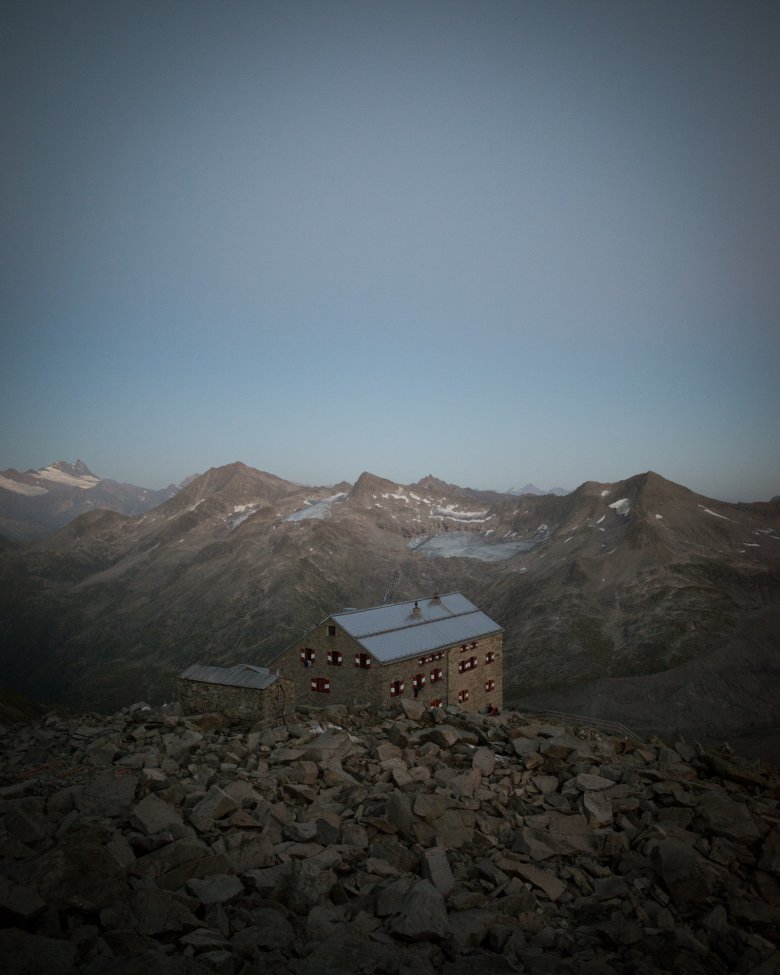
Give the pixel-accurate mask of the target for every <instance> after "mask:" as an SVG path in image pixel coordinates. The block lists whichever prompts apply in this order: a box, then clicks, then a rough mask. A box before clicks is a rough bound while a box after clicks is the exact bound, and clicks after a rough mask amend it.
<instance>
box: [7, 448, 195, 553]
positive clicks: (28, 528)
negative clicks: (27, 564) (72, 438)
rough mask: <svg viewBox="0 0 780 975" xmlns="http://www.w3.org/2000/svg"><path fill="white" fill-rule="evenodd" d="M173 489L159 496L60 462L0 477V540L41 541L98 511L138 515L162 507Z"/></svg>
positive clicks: (81, 464)
mask: <svg viewBox="0 0 780 975" xmlns="http://www.w3.org/2000/svg"><path fill="white" fill-rule="evenodd" d="M177 490H178V488H177V487H176V486H175V485H173V484H171V485H169V486H168V487H167V488H163V489H162V490H161V491H152V490H149V489H147V488H141V487H136V486H135V485H133V484H119V483H118V482H117V481H112V480H110V479H108V478H100V477H97V476H96V475H94V474H93V473H92V471H90V469H89V468H88V467H87V465H86V464H85V463H84V462H83V461H81V460H77V461H76V463H75V464H69V463H68V462H67V461H64V460H59V461H56V462H55V463H54V464H50V465H49V466H48V467H42V468H40V469H38V470H29V471H24V472H20V471H17V470H13V469H9V470H5V471H2V472H0V536H3V537H5V538H6V539H10V540H11V541H15V542H24V541H29V540H30V539H33V538H41V537H43V536H44V535H48V534H49V533H51V532H52V531H56V530H57V529H58V528H62V527H63V526H64V525H67V524H68V522H70V521H72V520H73V519H74V518H77V517H78V516H79V515H81V514H84V513H85V512H88V511H94V510H96V509H98V508H105V509H107V510H109V511H118V512H120V513H121V514H125V515H138V514H142V513H143V512H144V511H148V510H149V509H150V508H154V507H156V506H157V505H158V504H161V503H162V502H163V501H166V500H167V499H168V498H170V497H171V496H172V495H173V494H175V493H176V491H177Z"/></svg>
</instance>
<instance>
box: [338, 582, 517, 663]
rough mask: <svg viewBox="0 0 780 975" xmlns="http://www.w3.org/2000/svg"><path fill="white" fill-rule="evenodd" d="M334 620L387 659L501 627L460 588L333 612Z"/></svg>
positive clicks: (378, 656)
mask: <svg viewBox="0 0 780 975" xmlns="http://www.w3.org/2000/svg"><path fill="white" fill-rule="evenodd" d="M415 607H417V610H418V613H417V614H415ZM331 619H332V620H333V622H334V623H338V625H339V626H340V627H342V629H344V630H346V632H347V633H349V635H350V636H351V637H353V638H354V639H355V640H356V641H357V642H358V643H359V644H360V645H361V646H362V647H363V648H364V649H365V650H366V651H367V652H368V653H370V654H371V655H372V656H374V657H376V659H377V660H379V661H380V663H383V664H384V663H391V662H392V661H394V660H403V659H404V658H405V657H414V656H416V655H418V654H421V653H431V652H432V651H435V650H443V649H445V648H446V647H451V646H455V645H456V644H458V643H463V642H465V641H466V640H476V639H478V638H479V637H484V636H488V635H489V634H491V633H499V632H500V631H501V630H502V629H503V627H501V626H499V625H498V623H496V622H494V621H493V620H492V619H490V617H489V616H486V615H485V613H483V612H482V611H481V610H479V609H477V607H476V606H475V605H474V604H473V603H472V602H470V601H469V600H468V599H466V597H465V596H462V595H461V594H460V593H459V592H451V593H447V594H446V595H444V596H438V597H436V596H434V597H429V598H426V599H418V600H414V599H410V600H408V601H407V602H404V603H393V604H392V605H389V606H374V607H373V608H371V609H361V610H354V611H352V612H348V613H334V614H333V616H332V617H331Z"/></svg>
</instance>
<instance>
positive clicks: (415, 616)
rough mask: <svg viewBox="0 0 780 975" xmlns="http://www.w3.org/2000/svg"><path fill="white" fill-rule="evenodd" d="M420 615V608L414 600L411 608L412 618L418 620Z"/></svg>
mask: <svg viewBox="0 0 780 975" xmlns="http://www.w3.org/2000/svg"><path fill="white" fill-rule="evenodd" d="M421 616H422V610H421V609H420V607H419V606H418V605H417V600H416V599H415V601H414V609H413V610H412V619H415V620H418V619H419V618H420V617H421Z"/></svg>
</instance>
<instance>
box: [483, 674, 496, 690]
mask: <svg viewBox="0 0 780 975" xmlns="http://www.w3.org/2000/svg"><path fill="white" fill-rule="evenodd" d="M495 689H496V682H495V681H494V680H493V678H492V677H491V678H490V680H486V681H485V690H486V691H487V692H488V693H490V691H494V690H495Z"/></svg>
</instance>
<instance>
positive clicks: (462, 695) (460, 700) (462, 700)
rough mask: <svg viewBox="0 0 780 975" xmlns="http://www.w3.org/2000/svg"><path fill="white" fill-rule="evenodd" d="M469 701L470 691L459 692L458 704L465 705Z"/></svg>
mask: <svg viewBox="0 0 780 975" xmlns="http://www.w3.org/2000/svg"><path fill="white" fill-rule="evenodd" d="M468 699H469V692H468V690H463V691H458V704H465V703H466V701H468Z"/></svg>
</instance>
